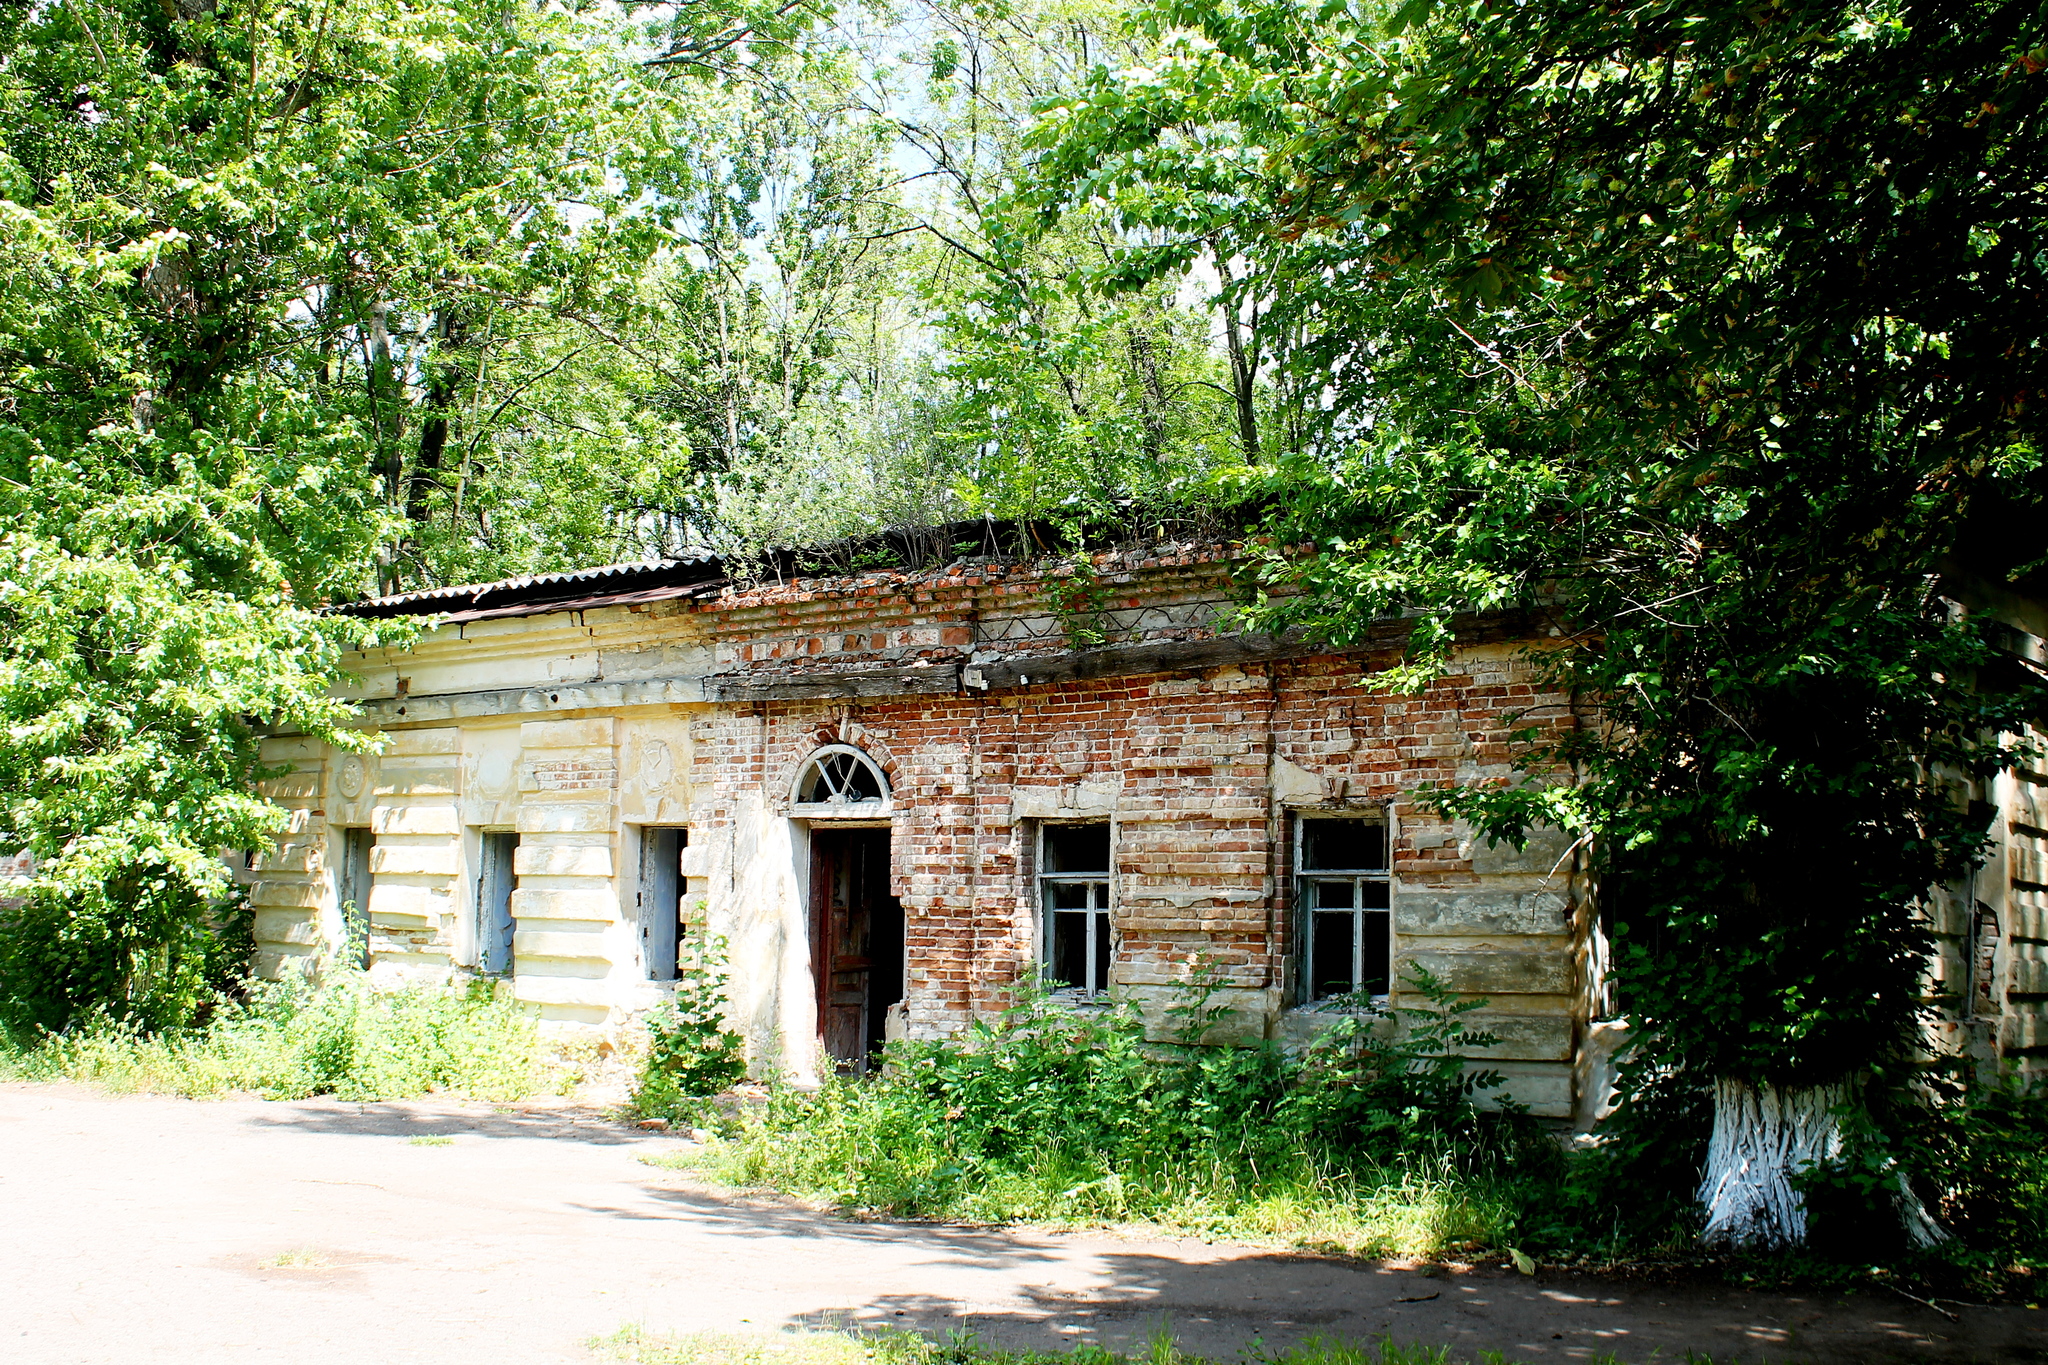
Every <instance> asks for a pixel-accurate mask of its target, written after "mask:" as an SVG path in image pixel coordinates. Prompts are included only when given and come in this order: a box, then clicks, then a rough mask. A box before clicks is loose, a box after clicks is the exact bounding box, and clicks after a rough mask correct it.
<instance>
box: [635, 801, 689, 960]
mask: <svg viewBox="0 0 2048 1365" xmlns="http://www.w3.org/2000/svg"><path fill="white" fill-rule="evenodd" d="M689 842H690V832H689V831H688V830H686V829H671V828H665V827H661V826H656V825H649V826H646V827H645V828H643V829H642V830H641V831H640V965H641V969H642V970H643V971H645V972H646V973H647V979H648V980H649V981H673V980H675V979H676V971H677V954H678V952H679V951H680V945H681V943H682V936H683V888H684V886H685V883H684V881H683V874H682V862H683V850H684V849H685V848H686V847H688V846H689Z"/></svg>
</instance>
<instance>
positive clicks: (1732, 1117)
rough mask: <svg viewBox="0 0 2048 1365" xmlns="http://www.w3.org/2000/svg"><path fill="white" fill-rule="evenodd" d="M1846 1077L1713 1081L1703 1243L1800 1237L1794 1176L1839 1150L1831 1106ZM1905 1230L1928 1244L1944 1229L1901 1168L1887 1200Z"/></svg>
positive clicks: (1764, 1244) (1842, 1097)
mask: <svg viewBox="0 0 2048 1365" xmlns="http://www.w3.org/2000/svg"><path fill="white" fill-rule="evenodd" d="M1850 1094H1851V1092H1850V1089H1849V1086H1848V1084H1847V1083H1846V1082H1836V1083H1835V1084H1833V1085H1818V1086H1808V1087H1804V1088H1800V1089H1787V1088H1784V1087H1780V1086H1771V1085H1766V1086H1754V1085H1751V1084H1750V1083H1749V1082H1747V1081H1739V1080H1732V1079H1729V1078H1727V1077H1722V1078H1720V1079H1717V1080H1716V1081H1715V1082H1714V1131H1713V1134H1712V1136H1711V1137H1709V1138H1708V1140H1707V1171H1706V1178H1705V1179H1704V1180H1702V1181H1701V1182H1700V1203H1701V1204H1702V1205H1704V1206H1705V1207H1706V1211H1707V1226H1706V1230H1705V1231H1704V1232H1703V1233H1702V1234H1701V1240H1702V1241H1704V1242H1705V1243H1707V1245H1709V1246H1726V1247H1746V1248H1757V1249H1767V1248H1775V1247H1788V1246H1796V1245H1798V1244H1799V1243H1802V1242H1804V1241H1805V1240H1806V1201H1805V1199H1804V1198H1802V1197H1801V1195H1800V1193H1799V1191H1798V1189H1797V1188H1796V1187H1795V1186H1794V1185H1793V1183H1792V1180H1793V1177H1794V1176H1796V1175H1798V1174H1799V1173H1800V1172H1801V1171H1803V1170H1805V1169H1806V1168H1807V1167H1809V1166H1814V1165H1819V1164H1824V1163H1826V1162H1829V1161H1833V1160H1835V1159H1836V1158H1838V1157H1839V1156H1840V1155H1841V1154H1842V1129H1841V1123H1840V1120H1839V1119H1837V1117H1836V1114H1837V1111H1839V1110H1840V1109H1841V1107H1842V1106H1843V1104H1844V1103H1845V1102H1846V1101H1847V1100H1848V1099H1849V1098H1850ZM1893 1204H1894V1206H1895V1207H1896V1209H1897V1211H1898V1215H1899V1222H1900V1224H1901V1226H1902V1227H1903V1228H1904V1229H1905V1233H1906V1237H1907V1239H1908V1240H1909V1241H1911V1242H1912V1244H1913V1245H1914V1246H1916V1247H1930V1246H1933V1245H1935V1244H1936V1243H1937V1242H1941V1241H1943V1240H1945V1239H1946V1238H1947V1236H1948V1234H1947V1233H1946V1232H1944V1231H1942V1229H1941V1225H1940V1224H1938V1223H1936V1222H1935V1221H1934V1219H1933V1218H1932V1217H1930V1216H1929V1215H1928V1212H1927V1210H1926V1208H1925V1207H1924V1206H1923V1205H1922V1204H1921V1203H1920V1200H1919V1197H1918V1196H1916V1195H1915V1194H1914V1193H1913V1191H1912V1188H1911V1187H1910V1186H1909V1185H1907V1183H1906V1177H1905V1174H1904V1172H1901V1173H1900V1174H1899V1178H1898V1193H1897V1195H1896V1196H1895V1198H1894V1200H1893Z"/></svg>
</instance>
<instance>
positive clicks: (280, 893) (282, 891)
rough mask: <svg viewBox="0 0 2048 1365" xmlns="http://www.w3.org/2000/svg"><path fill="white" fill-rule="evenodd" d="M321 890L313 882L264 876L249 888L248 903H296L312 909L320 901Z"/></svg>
mask: <svg viewBox="0 0 2048 1365" xmlns="http://www.w3.org/2000/svg"><path fill="white" fill-rule="evenodd" d="M321 890H322V888H321V887H320V886H319V884H317V883H314V882H282V881H272V880H271V879H270V878H268V877H266V878H264V879H263V880H262V881H259V882H257V883H256V885H255V886H254V887H253V888H252V889H251V890H250V892H249V904H251V905H296V906H303V907H305V908H307V909H312V908H314V907H317V906H318V905H319V904H320V902H321V899H322V896H321Z"/></svg>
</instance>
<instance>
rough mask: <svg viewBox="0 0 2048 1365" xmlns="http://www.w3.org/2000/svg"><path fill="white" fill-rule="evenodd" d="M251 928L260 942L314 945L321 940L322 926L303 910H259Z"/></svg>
mask: <svg viewBox="0 0 2048 1365" xmlns="http://www.w3.org/2000/svg"><path fill="white" fill-rule="evenodd" d="M254 919H255V923H254V925H253V927H252V928H251V930H250V933H251V935H252V936H253V937H254V938H255V940H256V941H257V942H258V943H270V944H279V943H294V944H299V945H302V946H308V947H310V946H312V945H315V944H317V943H319V942H320V926H319V924H318V923H316V922H315V921H314V919H313V917H312V916H311V915H309V914H307V913H306V912H305V911H303V910H298V909H291V910H258V911H257V912H256V914H255V916H254Z"/></svg>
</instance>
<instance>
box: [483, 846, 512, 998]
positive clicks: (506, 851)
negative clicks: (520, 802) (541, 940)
mask: <svg viewBox="0 0 2048 1365" xmlns="http://www.w3.org/2000/svg"><path fill="white" fill-rule="evenodd" d="M518 854H519V836H518V835H517V834H514V833H512V832H511V831H510V830H485V831H484V832H483V834H482V835H481V836H480V839H479V846H478V855H479V856H478V858H477V874H476V965H477V967H478V969H479V970H481V971H486V972H491V973H494V974H497V975H503V974H504V973H506V972H509V971H511V970H512V935H513V933H514V931H515V930H516V929H517V927H518V926H517V924H516V922H515V921H514V920H513V918H512V891H513V888H514V887H515V886H517V885H518V883H519V878H518V875H517V871H516V868H515V864H516V862H517V861H518Z"/></svg>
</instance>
